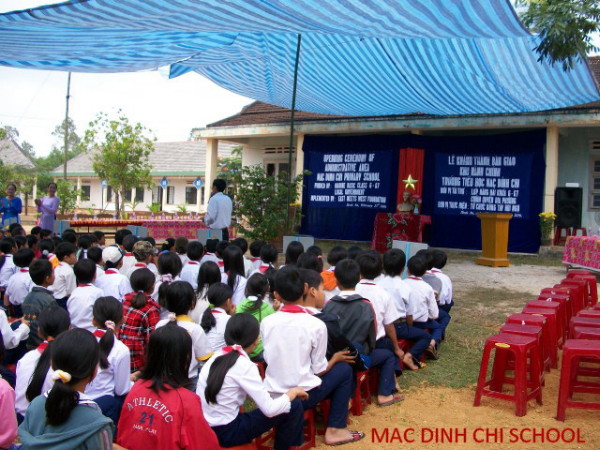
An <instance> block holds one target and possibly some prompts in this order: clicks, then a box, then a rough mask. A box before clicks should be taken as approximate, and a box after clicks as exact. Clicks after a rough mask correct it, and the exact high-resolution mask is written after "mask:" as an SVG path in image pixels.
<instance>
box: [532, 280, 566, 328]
mask: <svg viewBox="0 0 600 450" xmlns="http://www.w3.org/2000/svg"><path fill="white" fill-rule="evenodd" d="M556 291H558V289H554V288H544V289H542V290H541V292H540V295H539V296H538V300H550V301H552V302H559V303H562V304H564V309H565V314H566V316H567V323H568V322H569V320H571V317H573V316H574V315H575V314H574V313H573V302H572V301H571V297H570V296H569V294H568V292H567V290H566V289H564V290H562V289H561V291H562V292H563V293H558V292H556Z"/></svg>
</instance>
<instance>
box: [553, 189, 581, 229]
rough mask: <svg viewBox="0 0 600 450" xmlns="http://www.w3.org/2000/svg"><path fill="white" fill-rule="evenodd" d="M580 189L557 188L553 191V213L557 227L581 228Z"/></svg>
mask: <svg viewBox="0 0 600 450" xmlns="http://www.w3.org/2000/svg"><path fill="white" fill-rule="evenodd" d="M582 198H583V189H582V188H568V187H557V188H556V190H555V191H554V212H555V213H556V221H555V222H554V225H556V226H557V227H572V228H580V227H581V209H582V207H581V206H582Z"/></svg>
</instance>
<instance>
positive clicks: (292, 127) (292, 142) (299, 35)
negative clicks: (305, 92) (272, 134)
mask: <svg viewBox="0 0 600 450" xmlns="http://www.w3.org/2000/svg"><path fill="white" fill-rule="evenodd" d="M301 42H302V35H301V34H298V43H297V45H296V61H295V63H294V85H293V88H292V108H291V109H292V113H291V118H290V146H289V152H288V190H287V218H286V221H285V230H286V233H289V232H290V214H291V206H290V203H291V201H292V187H293V186H292V153H293V148H294V111H295V109H296V87H297V85H298V62H299V61H300V44H301Z"/></svg>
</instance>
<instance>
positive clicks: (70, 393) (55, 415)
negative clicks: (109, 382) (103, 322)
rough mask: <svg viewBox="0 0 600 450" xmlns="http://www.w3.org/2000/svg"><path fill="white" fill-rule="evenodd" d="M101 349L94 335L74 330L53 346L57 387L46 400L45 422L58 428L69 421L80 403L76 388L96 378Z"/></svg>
mask: <svg viewBox="0 0 600 450" xmlns="http://www.w3.org/2000/svg"><path fill="white" fill-rule="evenodd" d="M99 355H100V346H99V345H98V342H96V338H95V337H94V335H93V334H92V333H90V332H89V331H88V330H85V329H83V328H73V329H71V330H68V331H65V332H64V333H61V334H60V336H58V337H57V338H56V339H55V340H54V341H53V345H52V351H51V358H52V368H53V369H54V371H55V372H54V376H53V377H52V378H53V379H54V380H55V381H54V386H53V387H52V389H51V390H50V392H49V393H48V398H47V399H46V422H47V423H48V425H54V426H58V425H61V424H63V423H64V422H66V421H67V420H68V419H69V416H70V415H71V411H73V409H75V407H76V406H77V405H78V404H79V392H77V391H76V390H75V389H73V385H74V384H76V383H78V382H80V381H81V380H84V379H86V378H89V377H91V376H93V375H94V372H95V371H96V366H97V365H98V360H99Z"/></svg>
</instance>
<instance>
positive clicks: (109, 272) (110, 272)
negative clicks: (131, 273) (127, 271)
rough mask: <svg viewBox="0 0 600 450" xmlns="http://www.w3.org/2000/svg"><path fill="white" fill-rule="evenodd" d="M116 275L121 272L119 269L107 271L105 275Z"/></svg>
mask: <svg viewBox="0 0 600 450" xmlns="http://www.w3.org/2000/svg"><path fill="white" fill-rule="evenodd" d="M115 273H119V271H118V270H117V269H106V272H104V275H114V274H115Z"/></svg>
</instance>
